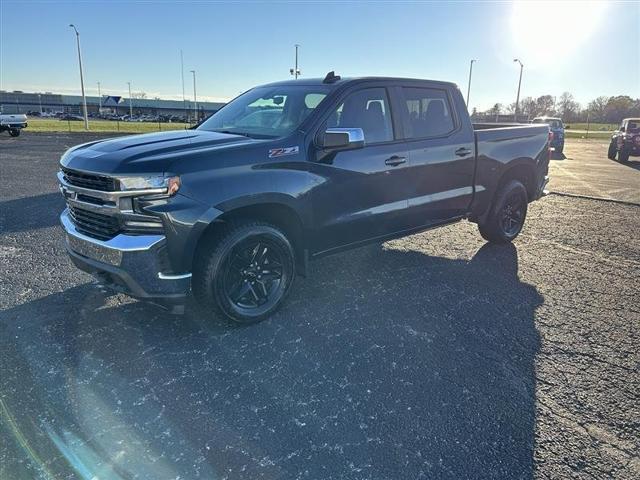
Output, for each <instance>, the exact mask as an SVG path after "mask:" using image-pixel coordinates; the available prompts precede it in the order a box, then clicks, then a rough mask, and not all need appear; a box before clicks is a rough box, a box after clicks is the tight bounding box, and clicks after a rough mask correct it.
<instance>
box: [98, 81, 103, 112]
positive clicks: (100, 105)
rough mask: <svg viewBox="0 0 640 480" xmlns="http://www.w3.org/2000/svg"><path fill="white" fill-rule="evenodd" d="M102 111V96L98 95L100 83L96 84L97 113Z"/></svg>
mask: <svg viewBox="0 0 640 480" xmlns="http://www.w3.org/2000/svg"><path fill="white" fill-rule="evenodd" d="M100 110H102V94H101V93H100V82H98V113H100Z"/></svg>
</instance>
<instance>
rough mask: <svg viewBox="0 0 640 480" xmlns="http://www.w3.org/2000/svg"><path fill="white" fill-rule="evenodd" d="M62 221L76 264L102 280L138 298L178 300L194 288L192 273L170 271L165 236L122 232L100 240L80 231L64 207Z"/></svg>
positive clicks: (69, 249) (67, 246)
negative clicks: (168, 271) (166, 256)
mask: <svg viewBox="0 0 640 480" xmlns="http://www.w3.org/2000/svg"><path fill="white" fill-rule="evenodd" d="M60 222H61V223H62V227H63V228H64V230H65V232H66V240H65V243H66V248H67V252H68V253H69V256H70V257H71V260H72V261H73V263H74V264H75V265H76V266H77V267H78V268H80V269H81V270H83V271H85V272H87V273H90V274H91V275H93V276H94V277H95V278H96V279H97V280H98V281H99V283H101V284H103V285H105V286H107V287H111V288H112V289H114V290H117V291H120V292H123V293H126V294H128V295H131V296H133V297H137V298H147V299H168V300H179V299H181V298H184V297H185V296H186V295H187V294H188V293H189V291H190V288H191V273H181V274H177V275H175V274H172V273H167V272H166V269H167V266H168V260H167V259H166V258H165V255H166V253H165V248H164V247H165V237H164V235H123V234H119V235H116V236H115V237H113V238H112V239H110V240H104V241H103V240H98V239H95V238H92V237H89V236H87V235H84V234H83V233H81V232H79V231H78V230H77V229H76V227H75V225H74V224H73V222H72V221H71V218H70V216H69V210H68V209H65V210H64V211H63V212H62V214H61V215H60Z"/></svg>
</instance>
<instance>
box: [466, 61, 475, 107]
mask: <svg viewBox="0 0 640 480" xmlns="http://www.w3.org/2000/svg"><path fill="white" fill-rule="evenodd" d="M473 62H475V60H471V62H470V63H469V85H467V110H469V93H470V92H471V74H472V73H473Z"/></svg>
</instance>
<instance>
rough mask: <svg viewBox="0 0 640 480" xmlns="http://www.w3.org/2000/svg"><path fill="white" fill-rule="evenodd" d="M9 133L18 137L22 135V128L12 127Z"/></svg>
mask: <svg viewBox="0 0 640 480" xmlns="http://www.w3.org/2000/svg"><path fill="white" fill-rule="evenodd" d="M9 135H11V136H12V137H17V136H19V135H20V129H19V128H10V129H9Z"/></svg>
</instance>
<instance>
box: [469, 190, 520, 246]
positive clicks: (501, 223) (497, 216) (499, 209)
mask: <svg viewBox="0 0 640 480" xmlns="http://www.w3.org/2000/svg"><path fill="white" fill-rule="evenodd" d="M528 203H529V199H528V196H527V189H526V188H525V187H524V185H523V184H522V183H521V182H519V181H518V180H511V181H510V182H508V183H507V184H505V185H503V186H502V187H501V188H500V190H498V192H497V194H496V196H495V200H494V202H493V205H492V206H491V210H490V212H489V215H488V216H487V218H486V219H485V220H484V221H483V222H482V223H479V224H478V229H479V230H480V235H482V238H484V239H485V240H487V241H488V242H491V243H508V242H511V241H513V240H515V238H516V237H517V236H518V235H519V234H520V232H521V231H522V227H523V226H524V221H525V219H526V218H527V206H528Z"/></svg>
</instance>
